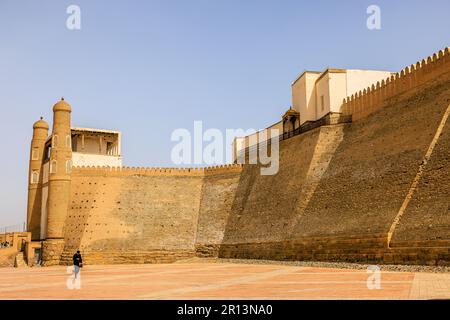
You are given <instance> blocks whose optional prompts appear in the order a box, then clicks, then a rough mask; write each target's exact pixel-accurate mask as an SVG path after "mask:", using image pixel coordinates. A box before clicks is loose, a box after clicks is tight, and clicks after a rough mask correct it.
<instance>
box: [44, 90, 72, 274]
mask: <svg viewBox="0 0 450 320" xmlns="http://www.w3.org/2000/svg"><path fill="white" fill-rule="evenodd" d="M71 112H72V108H71V107H70V105H69V104H68V103H67V102H65V101H64V98H61V101H59V102H57V103H56V104H55V105H54V106H53V130H52V141H51V151H50V160H49V178H48V207H47V234H46V240H45V242H44V244H43V260H44V264H45V265H53V264H59V262H60V258H61V254H62V252H63V250H64V223H65V219H66V215H67V210H68V207H69V201H70V172H71V170H72V136H71V128H70V113H71Z"/></svg>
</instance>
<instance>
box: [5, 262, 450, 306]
mask: <svg viewBox="0 0 450 320" xmlns="http://www.w3.org/2000/svg"><path fill="white" fill-rule="evenodd" d="M369 276H370V274H369V273H367V270H352V269H331V268H317V267H303V266H292V265H282V264H279V265H277V264H242V263H175V264H147V265H107V266H102V265H92V266H91V265H88V266H85V267H84V268H83V269H82V271H81V287H80V288H79V289H76V288H74V289H68V286H67V280H68V279H69V283H71V280H70V277H71V275H70V274H69V273H67V267H62V266H57V267H46V268H18V269H15V268H1V269H0V299H450V273H425V272H417V273H415V272H391V271H383V270H381V277H380V286H381V288H380V289H371V290H370V289H368V286H367V279H368V277H369ZM69 286H70V285H69Z"/></svg>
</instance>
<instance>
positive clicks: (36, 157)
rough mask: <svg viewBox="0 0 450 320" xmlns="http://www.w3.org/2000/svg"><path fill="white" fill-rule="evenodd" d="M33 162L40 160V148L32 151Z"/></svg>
mask: <svg viewBox="0 0 450 320" xmlns="http://www.w3.org/2000/svg"><path fill="white" fill-rule="evenodd" d="M31 160H39V148H33V151H31Z"/></svg>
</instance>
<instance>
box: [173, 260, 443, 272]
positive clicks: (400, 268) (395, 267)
mask: <svg viewBox="0 0 450 320" xmlns="http://www.w3.org/2000/svg"><path fill="white" fill-rule="evenodd" d="M202 262H204V263H241V264H266V265H267V264H273V265H286V266H300V267H315V268H333V269H357V270H367V267H368V266H370V265H371V264H361V263H348V262H325V261H324V262H322V261H276V260H258V259H223V258H191V259H186V260H179V261H177V262H175V263H202ZM372 265H373V264H372ZM377 266H379V267H380V270H381V271H397V272H427V273H450V267H447V266H422V265H400V264H380V265H377Z"/></svg>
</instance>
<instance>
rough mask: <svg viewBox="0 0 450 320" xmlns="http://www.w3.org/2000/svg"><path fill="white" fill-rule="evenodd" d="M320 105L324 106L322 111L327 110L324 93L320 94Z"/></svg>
mask: <svg viewBox="0 0 450 320" xmlns="http://www.w3.org/2000/svg"><path fill="white" fill-rule="evenodd" d="M320 106H321V108H322V111H324V110H325V98H324V97H323V95H321V96H320Z"/></svg>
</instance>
